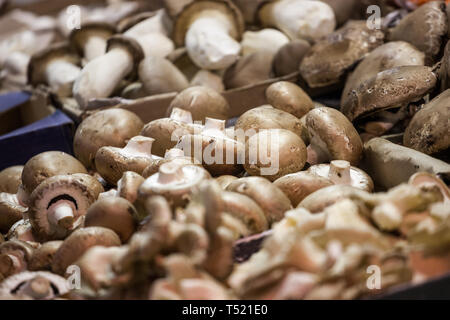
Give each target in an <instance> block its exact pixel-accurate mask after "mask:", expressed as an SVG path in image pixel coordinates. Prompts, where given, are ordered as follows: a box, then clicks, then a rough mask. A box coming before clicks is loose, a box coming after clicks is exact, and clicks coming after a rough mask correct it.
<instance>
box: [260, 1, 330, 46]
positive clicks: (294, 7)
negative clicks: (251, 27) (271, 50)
mask: <svg viewBox="0 0 450 320" xmlns="http://www.w3.org/2000/svg"><path fill="white" fill-rule="evenodd" d="M258 17H259V20H260V21H261V23H262V25H263V26H273V27H276V28H278V29H280V30H281V31H283V32H284V33H285V34H287V35H288V36H289V37H290V38H291V39H309V40H315V39H319V38H321V37H324V36H326V35H328V34H330V33H331V32H333V31H334V28H335V27H336V18H335V16H334V12H333V9H331V7H330V6H329V5H328V4H326V3H324V2H320V1H309V0H306V1H305V0H279V1H270V2H266V3H265V4H263V5H262V6H261V8H260V9H259V12H258Z"/></svg>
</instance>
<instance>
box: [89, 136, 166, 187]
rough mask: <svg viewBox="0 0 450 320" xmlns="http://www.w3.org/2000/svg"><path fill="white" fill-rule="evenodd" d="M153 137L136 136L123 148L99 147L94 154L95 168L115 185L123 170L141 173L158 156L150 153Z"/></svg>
mask: <svg viewBox="0 0 450 320" xmlns="http://www.w3.org/2000/svg"><path fill="white" fill-rule="evenodd" d="M154 141H155V139H153V138H148V137H144V136H136V137H133V138H131V139H130V140H129V141H128V143H127V145H126V146H125V147H124V148H117V147H101V148H100V149H98V151H97V153H96V155H95V168H96V169H97V171H98V173H100V175H101V176H102V177H103V178H104V179H105V180H106V181H107V182H108V183H110V184H112V185H116V184H117V181H118V180H119V179H120V178H121V177H122V175H123V174H124V172H125V171H133V172H136V173H138V174H142V172H143V171H144V169H145V168H146V167H148V166H149V165H150V164H151V163H152V162H154V161H155V160H158V159H160V157H157V156H154V155H152V153H151V150H152V144H153V142H154Z"/></svg>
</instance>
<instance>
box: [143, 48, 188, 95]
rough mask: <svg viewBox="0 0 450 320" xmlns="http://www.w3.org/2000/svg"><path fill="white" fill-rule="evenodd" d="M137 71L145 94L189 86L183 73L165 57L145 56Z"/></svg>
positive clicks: (178, 89) (177, 90)
mask: <svg viewBox="0 0 450 320" xmlns="http://www.w3.org/2000/svg"><path fill="white" fill-rule="evenodd" d="M138 72H139V79H140V80H141V82H142V84H143V87H144V90H145V92H146V93H147V95H154V94H161V93H168V92H180V91H183V90H184V89H186V88H187V87H188V86H189V82H188V80H187V78H186V77H185V75H184V74H183V73H182V72H181V71H180V70H178V68H177V67H175V66H174V65H173V63H172V62H170V61H169V60H167V59H165V58H161V57H157V56H147V57H146V58H145V59H144V60H142V62H141V63H140V64H139V71H138Z"/></svg>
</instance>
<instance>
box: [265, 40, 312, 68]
mask: <svg viewBox="0 0 450 320" xmlns="http://www.w3.org/2000/svg"><path fill="white" fill-rule="evenodd" d="M309 49H311V45H310V44H309V42H308V41H306V40H302V39H297V40H294V41H291V42H289V43H287V44H285V45H284V46H282V47H281V48H280V49H279V50H278V51H277V53H276V54H275V56H274V57H273V66H272V68H273V72H274V73H275V76H277V77H282V76H286V75H288V74H291V73H294V72H298V68H299V66H300V63H301V62H302V60H303V57H304V56H305V55H306V53H307V52H308V51H309Z"/></svg>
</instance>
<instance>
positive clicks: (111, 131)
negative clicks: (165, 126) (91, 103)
mask: <svg viewBox="0 0 450 320" xmlns="http://www.w3.org/2000/svg"><path fill="white" fill-rule="evenodd" d="M142 127H143V123H142V121H141V119H139V117H138V116H137V115H136V114H134V113H133V112H131V111H128V110H124V109H120V108H112V109H107V110H101V111H98V112H96V113H94V114H92V115H90V116H89V117H87V118H86V119H84V120H83V122H81V124H80V125H79V126H78V128H77V131H76V133H75V137H74V141H73V150H74V153H75V156H76V157H77V158H78V159H79V160H80V161H81V162H82V163H83V164H84V165H85V166H86V167H87V168H92V169H93V168H94V167H95V162H94V159H95V155H96V153H97V151H98V149H100V148H101V147H104V146H111V147H118V148H121V147H124V146H125V144H126V142H127V140H129V139H131V138H132V137H134V136H137V135H139V132H140V131H141V129H142Z"/></svg>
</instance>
